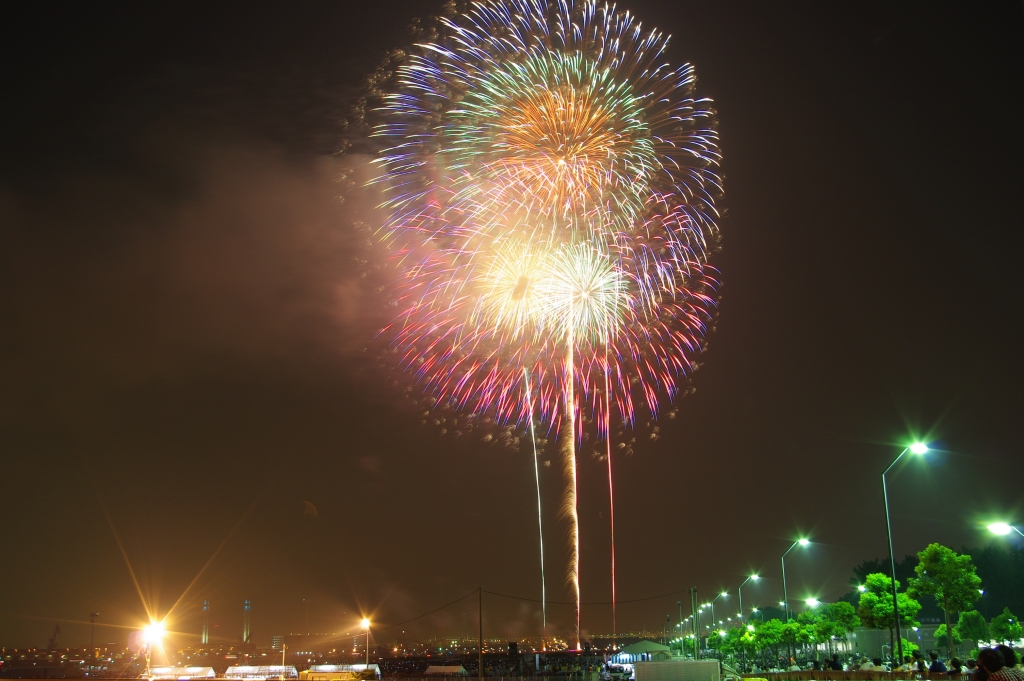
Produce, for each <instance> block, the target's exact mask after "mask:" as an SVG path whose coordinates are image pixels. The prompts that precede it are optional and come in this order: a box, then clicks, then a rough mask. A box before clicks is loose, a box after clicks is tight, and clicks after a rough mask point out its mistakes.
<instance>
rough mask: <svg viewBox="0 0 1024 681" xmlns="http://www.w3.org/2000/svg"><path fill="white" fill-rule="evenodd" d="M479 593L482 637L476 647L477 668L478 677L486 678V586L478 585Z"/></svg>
mask: <svg viewBox="0 0 1024 681" xmlns="http://www.w3.org/2000/svg"><path fill="white" fill-rule="evenodd" d="M477 590H478V591H477V594H478V595H479V601H478V604H479V607H480V639H479V640H478V641H477V649H476V663H477V665H478V669H477V670H476V675H477V678H480V679H482V678H484V588H483V587H482V586H480V587H477Z"/></svg>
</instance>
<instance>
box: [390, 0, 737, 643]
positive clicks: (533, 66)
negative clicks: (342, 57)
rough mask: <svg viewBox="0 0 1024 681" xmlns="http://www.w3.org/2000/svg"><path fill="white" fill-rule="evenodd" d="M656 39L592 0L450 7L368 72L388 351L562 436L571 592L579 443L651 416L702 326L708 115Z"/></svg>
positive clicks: (516, 419) (435, 381) (426, 379)
mask: <svg viewBox="0 0 1024 681" xmlns="http://www.w3.org/2000/svg"><path fill="white" fill-rule="evenodd" d="M666 45H667V37H666V36H664V35H662V34H661V33H659V32H657V31H646V32H645V31H643V30H641V27H640V25H639V24H638V23H637V22H635V20H634V18H633V17H632V16H631V15H630V14H629V13H627V12H618V11H616V10H615V8H614V6H611V5H608V4H605V3H603V2H596V1H594V0H578V1H576V2H572V1H570V0H504V1H502V0H485V1H483V2H477V3H473V4H466V5H465V6H462V5H459V4H458V3H455V4H454V5H452V9H451V11H450V12H449V13H448V14H447V15H446V16H443V17H440V18H438V19H437V20H436V22H434V24H432V25H431V26H430V27H429V29H428V30H426V31H425V32H424V40H423V41H421V42H420V43H419V44H417V45H416V46H414V47H412V48H410V49H409V50H407V51H405V52H403V53H401V55H399V56H398V57H396V59H395V61H394V63H393V64H392V65H391V68H387V69H385V71H386V73H385V74H384V75H382V76H381V77H379V78H378V79H377V80H376V82H377V84H378V85H379V86H381V87H382V88H383V89H384V91H385V92H384V94H383V95H382V101H383V104H382V106H381V107H380V109H379V111H377V112H376V115H378V116H379V117H380V119H381V122H380V124H379V126H378V127H377V128H376V130H375V133H374V134H375V136H376V137H377V138H378V139H380V140H382V141H383V142H384V145H383V147H384V149H383V151H382V152H381V153H380V154H379V156H378V158H377V163H378V165H379V167H380V169H381V172H380V175H379V178H378V180H377V184H378V185H379V186H380V188H381V191H382V193H383V196H384V199H383V204H382V205H383V207H384V209H385V210H386V212H387V219H386V222H385V224H384V227H383V229H382V230H381V235H382V237H383V239H384V240H385V242H386V243H387V245H388V247H389V249H390V250H391V252H392V253H393V254H394V256H395V260H396V262H397V263H398V264H399V267H400V269H401V272H402V275H403V284H402V288H401V292H400V296H399V298H398V308H399V313H398V314H397V318H396V320H395V322H394V324H393V325H392V326H391V327H390V329H389V331H390V333H391V334H392V337H393V339H394V343H395V347H396V348H397V350H398V351H399V354H400V356H401V358H402V362H403V363H404V365H405V366H407V367H408V368H409V369H410V370H412V371H414V372H415V373H416V375H417V376H418V377H419V378H420V379H421V380H422V381H423V383H424V384H425V385H426V387H427V388H428V389H429V390H430V391H432V392H434V393H435V394H436V396H437V397H438V398H439V399H440V400H442V402H443V403H445V404H449V405H453V406H455V407H458V408H460V409H466V410H471V411H475V412H490V413H492V414H493V416H494V417H495V418H496V419H498V420H499V421H501V422H506V423H507V422H512V423H528V424H529V425H530V428H531V430H532V428H533V425H534V420H535V419H536V420H537V421H538V422H540V423H544V424H547V427H548V428H550V429H552V430H555V431H557V432H558V433H559V440H560V443H559V451H560V452H562V454H563V457H564V469H565V475H566V482H567V493H566V502H565V508H564V514H565V516H566V517H568V518H569V521H570V523H569V524H570V528H569V534H570V543H571V561H570V566H569V580H570V582H571V584H572V586H573V587H574V589H575V594H576V597H577V602H578V601H579V572H578V568H579V563H578V555H579V534H578V523H577V519H576V453H575V443H576V441H577V439H578V438H579V437H580V435H581V434H582V431H583V429H584V427H585V424H587V423H593V424H594V427H595V428H596V431H597V434H598V435H599V436H600V437H604V438H607V437H609V432H608V431H609V429H610V428H611V424H612V422H613V420H614V421H615V422H618V421H621V422H623V423H625V424H627V425H628V424H632V423H633V422H634V420H635V418H636V416H637V412H638V410H640V409H644V410H646V411H647V412H649V413H650V414H652V415H654V416H657V414H658V411H659V407H660V405H661V404H662V403H664V402H665V401H666V400H671V399H672V398H674V397H676V396H677V395H678V394H679V393H680V392H681V388H682V386H683V385H684V384H685V381H686V380H687V377H688V376H689V374H690V373H692V371H693V370H694V369H696V363H695V361H694V360H695V357H696V355H697V354H699V353H700V352H701V351H702V350H703V347H704V342H705V337H706V335H707V333H708V331H709V327H710V324H711V321H712V319H713V315H714V307H715V302H716V288H717V282H716V274H715V270H714V269H713V268H712V267H711V266H710V265H709V262H708V259H709V257H710V256H711V255H712V254H713V253H714V252H715V251H716V249H717V244H718V228H717V219H718V213H717V211H716V209H715V199H716V198H717V197H718V196H719V195H720V194H721V188H720V182H719V179H718V176H717V174H716V168H717V166H718V163H719V160H720V157H719V153H718V146H717V134H716V132H715V129H714V115H713V110H712V108H711V102H710V100H706V99H697V98H695V96H694V87H695V75H694V71H693V68H692V67H690V66H688V65H687V66H683V67H680V68H672V67H670V66H667V65H665V64H664V62H663V58H664V57H663V53H664V50H665V47H666ZM531 386H532V388H531ZM608 452H609V490H610V489H611V477H610V472H611V463H610V452H611V448H610V446H609V447H608ZM613 588H614V587H613ZM578 615H579V610H578V608H577V628H578V626H579V620H578Z"/></svg>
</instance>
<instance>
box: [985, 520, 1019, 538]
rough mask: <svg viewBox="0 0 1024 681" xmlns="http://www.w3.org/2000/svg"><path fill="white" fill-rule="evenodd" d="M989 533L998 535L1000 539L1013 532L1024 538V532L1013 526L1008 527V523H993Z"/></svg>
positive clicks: (989, 527)
mask: <svg viewBox="0 0 1024 681" xmlns="http://www.w3.org/2000/svg"><path fill="white" fill-rule="evenodd" d="M988 531H989V532H991V533H992V534H998V535H999V536H1000V537H1005V536H1006V535H1008V534H1010V533H1011V532H1016V533H1017V534H1019V535H1020V536H1022V537H1024V532H1021V531H1020V530H1018V529H1017V528H1016V527H1014V526H1013V525H1008V524H1006V523H992V524H991V525H989V526H988Z"/></svg>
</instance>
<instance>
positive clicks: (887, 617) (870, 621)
mask: <svg viewBox="0 0 1024 681" xmlns="http://www.w3.org/2000/svg"><path fill="white" fill-rule="evenodd" d="M864 588H865V591H864V592H863V593H862V594H861V595H860V602H859V603H858V605H857V616H858V617H859V618H860V621H861V624H863V626H865V627H868V628H870V629H893V628H894V627H895V626H896V616H895V613H893V609H892V580H891V579H889V576H888V575H884V574H882V573H879V572H876V573H874V574H870V575H868V576H867V579H865V580H864ZM899 588H900V583H899V582H896V589H897V593H896V604H897V605H898V606H899V609H900V626H901V627H904V628H907V629H909V628H911V627H916V626H918V622H917V621H916V620H915V619H914V618H915V617H917V613H918V612H919V611H920V610H921V604H920V603H919V602H918V601H917V600H915V599H914V598H912V597H911V596H910V595H908V594H907V593H900V592H899Z"/></svg>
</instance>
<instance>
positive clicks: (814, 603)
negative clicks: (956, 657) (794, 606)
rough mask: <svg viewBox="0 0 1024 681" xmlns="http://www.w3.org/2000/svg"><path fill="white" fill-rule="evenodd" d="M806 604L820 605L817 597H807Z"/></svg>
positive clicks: (813, 606)
mask: <svg viewBox="0 0 1024 681" xmlns="http://www.w3.org/2000/svg"><path fill="white" fill-rule="evenodd" d="M807 605H809V606H811V607H812V608H817V607H818V606H819V605H821V601H819V600H818V599H817V598H808V599H807Z"/></svg>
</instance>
